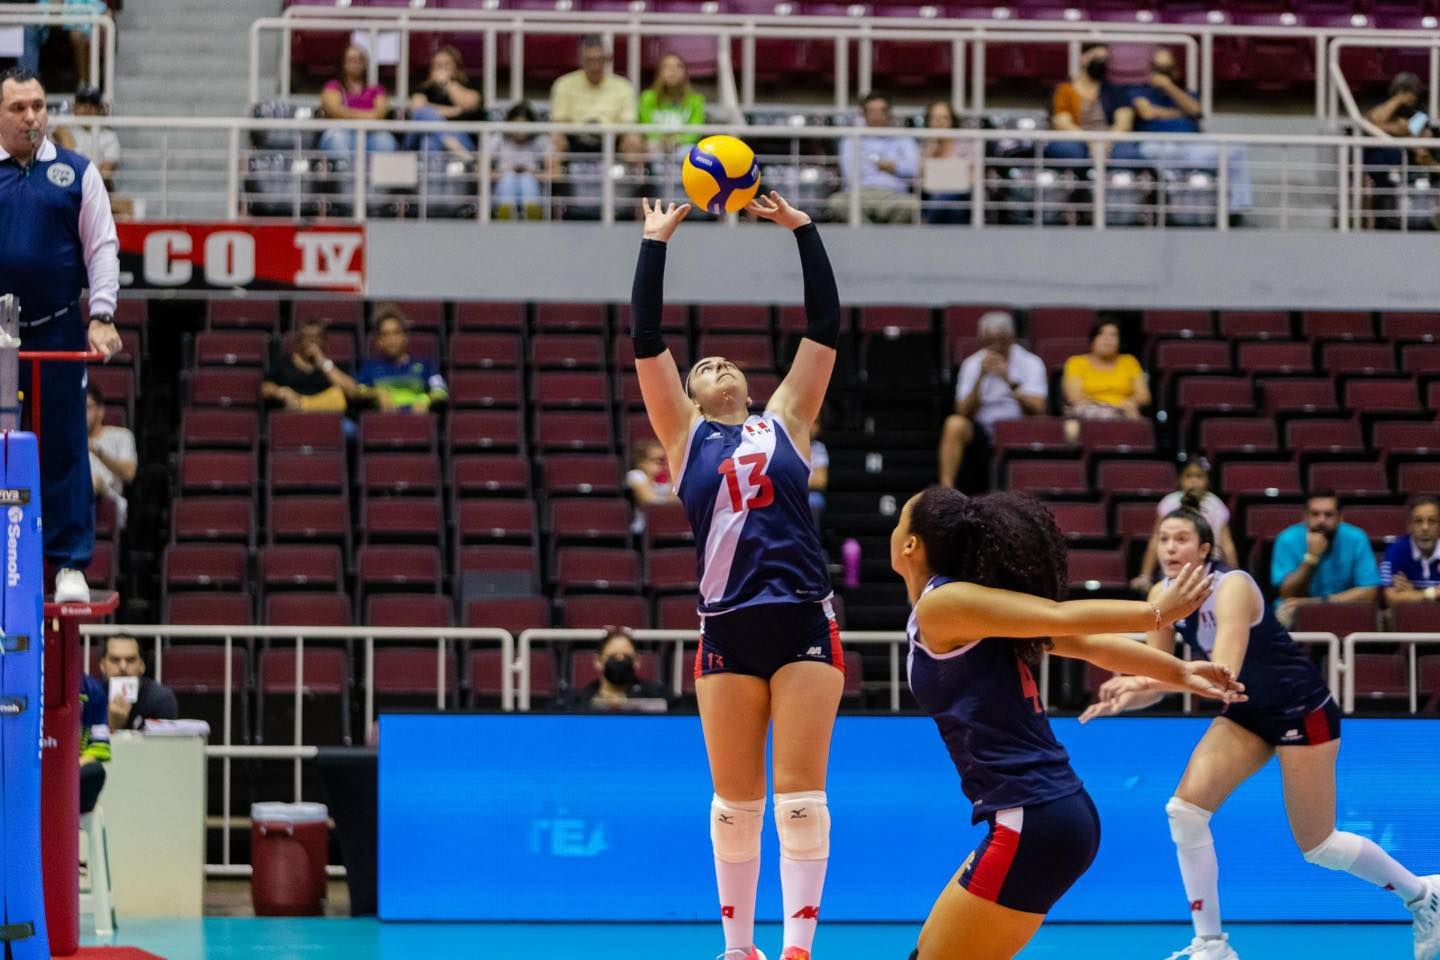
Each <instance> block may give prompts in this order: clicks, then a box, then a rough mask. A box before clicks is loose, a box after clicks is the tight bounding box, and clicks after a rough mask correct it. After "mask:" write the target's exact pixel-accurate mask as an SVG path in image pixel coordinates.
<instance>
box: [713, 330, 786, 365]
mask: <svg viewBox="0 0 1440 960" xmlns="http://www.w3.org/2000/svg"><path fill="white" fill-rule="evenodd" d="M696 353H697V354H698V356H700V357H724V358H725V359H726V360H729V361H730V362H731V363H734V364H735V365H736V366H737V367H739V368H740V369H741V370H745V371H750V370H758V371H769V370H773V369H774V367H775V352H774V350H773V349H772V346H771V342H770V336H769V334H747V333H703V332H702V333H701V334H700V344H699V347H698V348H697V350H696Z"/></svg>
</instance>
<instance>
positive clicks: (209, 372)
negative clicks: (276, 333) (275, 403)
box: [101, 367, 261, 407]
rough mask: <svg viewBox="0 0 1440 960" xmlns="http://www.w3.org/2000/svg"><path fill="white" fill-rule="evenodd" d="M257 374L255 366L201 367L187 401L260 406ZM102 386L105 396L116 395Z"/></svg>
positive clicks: (195, 374) (232, 405)
mask: <svg viewBox="0 0 1440 960" xmlns="http://www.w3.org/2000/svg"><path fill="white" fill-rule="evenodd" d="M126 372H128V371H126ZM260 376H261V374H260V370H259V369H258V368H251V367H201V368H200V369H198V370H196V371H195V372H194V373H193V374H192V375H191V378H190V402H191V403H192V404H194V405H195V406H197V407H256V406H259V404H260ZM101 389H102V392H103V393H104V394H105V396H106V397H113V396H115V395H116V391H115V390H114V389H113V388H105V387H102V388H101Z"/></svg>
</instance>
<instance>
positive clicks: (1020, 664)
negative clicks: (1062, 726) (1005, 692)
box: [1015, 653, 1045, 713]
mask: <svg viewBox="0 0 1440 960" xmlns="http://www.w3.org/2000/svg"><path fill="white" fill-rule="evenodd" d="M1015 666H1016V667H1017V668H1018V669H1019V670H1020V693H1021V695H1023V696H1024V697H1025V699H1026V700H1028V701H1029V702H1030V706H1031V707H1033V708H1034V710H1035V712H1036V713H1044V712H1045V705H1044V704H1043V703H1041V702H1040V688H1039V687H1037V686H1035V675H1034V674H1032V673H1031V672H1030V664H1028V663H1026V662H1025V661H1024V660H1023V659H1021V657H1020V655H1019V654H1018V653H1017V654H1016V655H1015Z"/></svg>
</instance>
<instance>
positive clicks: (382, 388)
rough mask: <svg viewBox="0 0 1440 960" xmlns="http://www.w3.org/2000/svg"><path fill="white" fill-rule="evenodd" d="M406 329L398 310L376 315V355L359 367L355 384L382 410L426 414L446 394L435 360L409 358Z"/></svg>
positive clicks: (381, 310)
mask: <svg viewBox="0 0 1440 960" xmlns="http://www.w3.org/2000/svg"><path fill="white" fill-rule="evenodd" d="M409 329H410V325H409V323H407V322H406V320H405V315H404V314H403V313H401V312H400V311H399V309H398V308H396V307H395V306H393V305H384V306H381V307H380V308H379V309H378V310H377V311H376V312H375V354H374V355H373V356H372V357H371V358H370V359H369V360H366V361H365V363H364V365H363V366H361V367H360V372H359V373H358V374H357V375H356V377H355V380H356V382H357V383H359V384H360V386H362V387H365V388H366V390H365V394H366V395H367V396H370V397H373V398H374V400H375V403H376V404H377V405H378V406H379V407H380V409H381V410H404V411H408V412H410V413H427V412H428V411H429V410H430V408H431V406H432V405H434V404H436V403H443V402H444V401H445V400H446V399H447V398H448V397H449V393H448V392H447V391H446V388H445V378H444V377H442V376H441V375H440V370H439V369H438V368H437V367H436V366H435V361H434V360H432V359H431V358H430V357H412V356H411V355H410V333H409Z"/></svg>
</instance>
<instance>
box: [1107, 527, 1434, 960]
mask: <svg viewBox="0 0 1440 960" xmlns="http://www.w3.org/2000/svg"><path fill="white" fill-rule="evenodd" d="M1157 536H1158V539H1159V548H1158V551H1159V558H1160V565H1161V568H1162V569H1163V570H1164V572H1165V575H1166V577H1167V578H1169V577H1174V576H1177V575H1178V574H1179V572H1180V571H1181V570H1182V569H1185V568H1186V567H1187V565H1192V564H1201V563H1205V562H1206V560H1207V558H1209V557H1210V553H1211V550H1212V549H1213V547H1214V543H1215V536H1214V533H1213V532H1212V531H1211V529H1210V525H1209V524H1208V523H1206V522H1205V520H1204V518H1203V517H1201V516H1200V514H1199V513H1196V512H1194V511H1192V510H1187V509H1184V508H1182V509H1180V510H1177V511H1175V512H1174V513H1172V514H1170V515H1169V516H1168V517H1166V518H1165V519H1164V520H1163V521H1161V523H1160V529H1159V532H1158V535H1157ZM1212 569H1213V570H1215V571H1216V573H1217V574H1218V576H1217V580H1216V586H1215V592H1214V594H1213V595H1212V596H1211V597H1210V598H1209V599H1208V600H1206V601H1205V603H1204V605H1203V606H1202V607H1201V608H1200V610H1199V612H1198V613H1197V614H1196V615H1195V616H1192V617H1187V618H1185V619H1184V620H1182V621H1180V622H1179V623H1177V624H1176V628H1177V629H1178V630H1179V633H1180V637H1181V639H1182V641H1183V642H1184V643H1185V644H1186V645H1187V646H1188V647H1190V649H1191V651H1192V652H1193V653H1194V654H1195V655H1196V656H1199V657H1204V658H1207V659H1209V660H1212V661H1214V662H1216V663H1219V664H1223V665H1224V666H1226V667H1228V668H1229V669H1231V670H1232V671H1235V672H1236V673H1237V675H1238V676H1239V678H1240V681H1241V682H1242V683H1243V684H1244V685H1245V689H1246V691H1247V692H1248V695H1249V700H1248V701H1247V702H1245V703H1239V704H1230V705H1228V706H1227V707H1226V709H1225V715H1224V716H1221V717H1216V718H1215V719H1214V721H1212V722H1211V724H1210V729H1209V730H1207V731H1206V733H1205V736H1204V737H1202V738H1201V740H1200V743H1199V744H1198V745H1197V746H1196V747H1195V752H1194V753H1193V754H1191V756H1190V763H1189V765H1188V766H1186V768H1185V774H1184V776H1183V777H1181V779H1180V786H1179V787H1177V788H1176V789H1175V796H1173V797H1171V798H1170V802H1169V803H1167V804H1166V805H1165V813H1166V814H1167V815H1168V816H1169V818H1170V835H1171V837H1172V838H1173V839H1174V841H1175V846H1176V848H1177V853H1178V856H1179V860H1180V876H1181V878H1182V879H1183V880H1184V882H1185V896H1186V898H1187V899H1188V900H1189V902H1190V911H1191V918H1192V919H1193V921H1194V923H1195V939H1194V940H1193V941H1192V942H1191V943H1190V945H1189V946H1188V947H1185V948H1184V949H1183V950H1180V951H1178V952H1177V953H1174V954H1171V957H1170V960H1180V958H1183V957H1193V958H1196V960H1235V958H1236V957H1237V954H1236V952H1235V950H1234V948H1232V947H1231V946H1230V945H1229V942H1228V939H1229V938H1228V936H1227V935H1226V934H1224V933H1222V932H1221V931H1220V896H1219V864H1218V862H1217V860H1216V857H1215V842H1214V838H1213V836H1212V835H1211V833H1210V818H1211V816H1212V815H1213V814H1214V812H1215V811H1216V810H1218V809H1220V805H1221V804H1222V803H1224V802H1225V799H1226V798H1227V797H1229V796H1230V794H1231V793H1232V792H1234V790H1235V788H1236V787H1238V786H1240V784H1242V783H1244V782H1245V781H1246V780H1248V779H1249V778H1250V777H1251V776H1253V775H1254V774H1255V773H1256V772H1257V771H1258V770H1259V769H1260V768H1261V767H1263V766H1265V764H1266V763H1268V762H1269V761H1270V757H1271V756H1273V755H1278V756H1279V758H1280V776H1281V779H1282V781H1283V783H1284V789H1285V811H1286V813H1287V814H1288V815H1289V817H1290V829H1291V831H1292V832H1293V833H1294V835H1295V842H1296V843H1297V844H1298V845H1299V847H1300V849H1301V850H1303V851H1304V852H1305V859H1306V860H1308V861H1310V862H1311V863H1314V864H1317V865H1319V866H1322V867H1325V868H1327V869H1330V870H1344V871H1345V872H1347V873H1350V874H1353V875H1354V876H1357V877H1359V878H1360V879H1362V880H1368V881H1370V882H1371V883H1373V884H1376V885H1377V886H1381V887H1384V888H1385V889H1387V890H1390V891H1392V892H1393V893H1394V894H1395V895H1396V896H1397V897H1399V898H1400V900H1401V901H1402V902H1403V903H1404V904H1405V906H1406V909H1408V910H1410V911H1411V912H1412V913H1413V915H1414V927H1415V957H1416V960H1434V958H1435V957H1436V956H1437V955H1440V876H1436V877H1416V876H1415V875H1414V874H1413V873H1411V872H1410V871H1409V870H1407V869H1405V867H1403V866H1401V865H1400V864H1399V863H1397V862H1396V861H1395V860H1394V858H1392V857H1391V856H1390V855H1389V854H1388V853H1386V852H1385V851H1384V850H1382V849H1381V848H1380V847H1379V846H1378V845H1377V844H1376V843H1374V842H1373V841H1371V840H1369V839H1366V838H1365V837H1362V836H1359V835H1358V834H1354V833H1347V832H1344V831H1340V830H1336V829H1335V758H1336V757H1337V756H1338V755H1339V753H1340V710H1339V708H1338V707H1337V706H1336V705H1335V700H1334V698H1333V697H1332V696H1331V695H1330V690H1329V688H1328V687H1326V685H1325V681H1324V680H1323V679H1322V678H1321V676H1320V671H1319V670H1318V669H1316V667H1315V665H1314V664H1313V663H1312V662H1311V661H1310V658H1309V657H1308V656H1307V655H1306V654H1305V652H1304V651H1303V650H1301V649H1300V646H1299V645H1298V644H1297V643H1296V642H1295V641H1294V640H1293V639H1291V637H1290V634H1289V633H1287V632H1286V631H1285V628H1284V627H1282V626H1280V623H1279V622H1278V621H1277V620H1276V619H1275V614H1274V612H1273V611H1272V610H1271V608H1270V606H1269V605H1268V604H1267V603H1265V599H1264V597H1262V596H1261V594H1260V587H1259V586H1258V585H1256V583H1255V580H1254V579H1253V578H1252V577H1251V576H1250V574H1248V573H1246V572H1245V571H1243V570H1230V569H1228V568H1226V567H1224V566H1221V565H1215V566H1213V567H1212ZM1169 582H1170V581H1169V580H1168V579H1167V580H1166V581H1165V583H1162V584H1158V585H1157V586H1156V587H1155V588H1154V589H1153V590H1152V591H1151V596H1152V597H1158V596H1160V595H1161V594H1162V593H1163V591H1164V590H1165V589H1166V586H1165V584H1168V583H1169ZM1148 640H1149V643H1150V646H1152V647H1154V648H1156V649H1157V650H1167V651H1168V650H1171V649H1173V647H1174V633H1173V631H1170V630H1154V631H1151V632H1150V634H1149V637H1148ZM1161 696H1163V691H1161V690H1158V689H1157V688H1156V685H1155V683H1154V681H1152V680H1150V679H1148V678H1145V677H1116V678H1114V679H1111V680H1108V681H1106V683H1105V684H1104V685H1103V686H1102V687H1101V688H1100V699H1099V701H1098V702H1097V703H1095V704H1093V705H1092V706H1091V707H1089V708H1088V709H1087V710H1086V711H1085V712H1084V714H1082V715H1081V717H1080V720H1081V722H1082V723H1083V722H1086V721H1088V720H1090V719H1092V718H1094V717H1099V716H1109V715H1111V714H1116V713H1120V712H1121V711H1124V710H1138V709H1142V708H1144V707H1147V706H1150V705H1151V704H1153V703H1155V702H1156V701H1158V700H1159V699H1160V697H1161Z"/></svg>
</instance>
